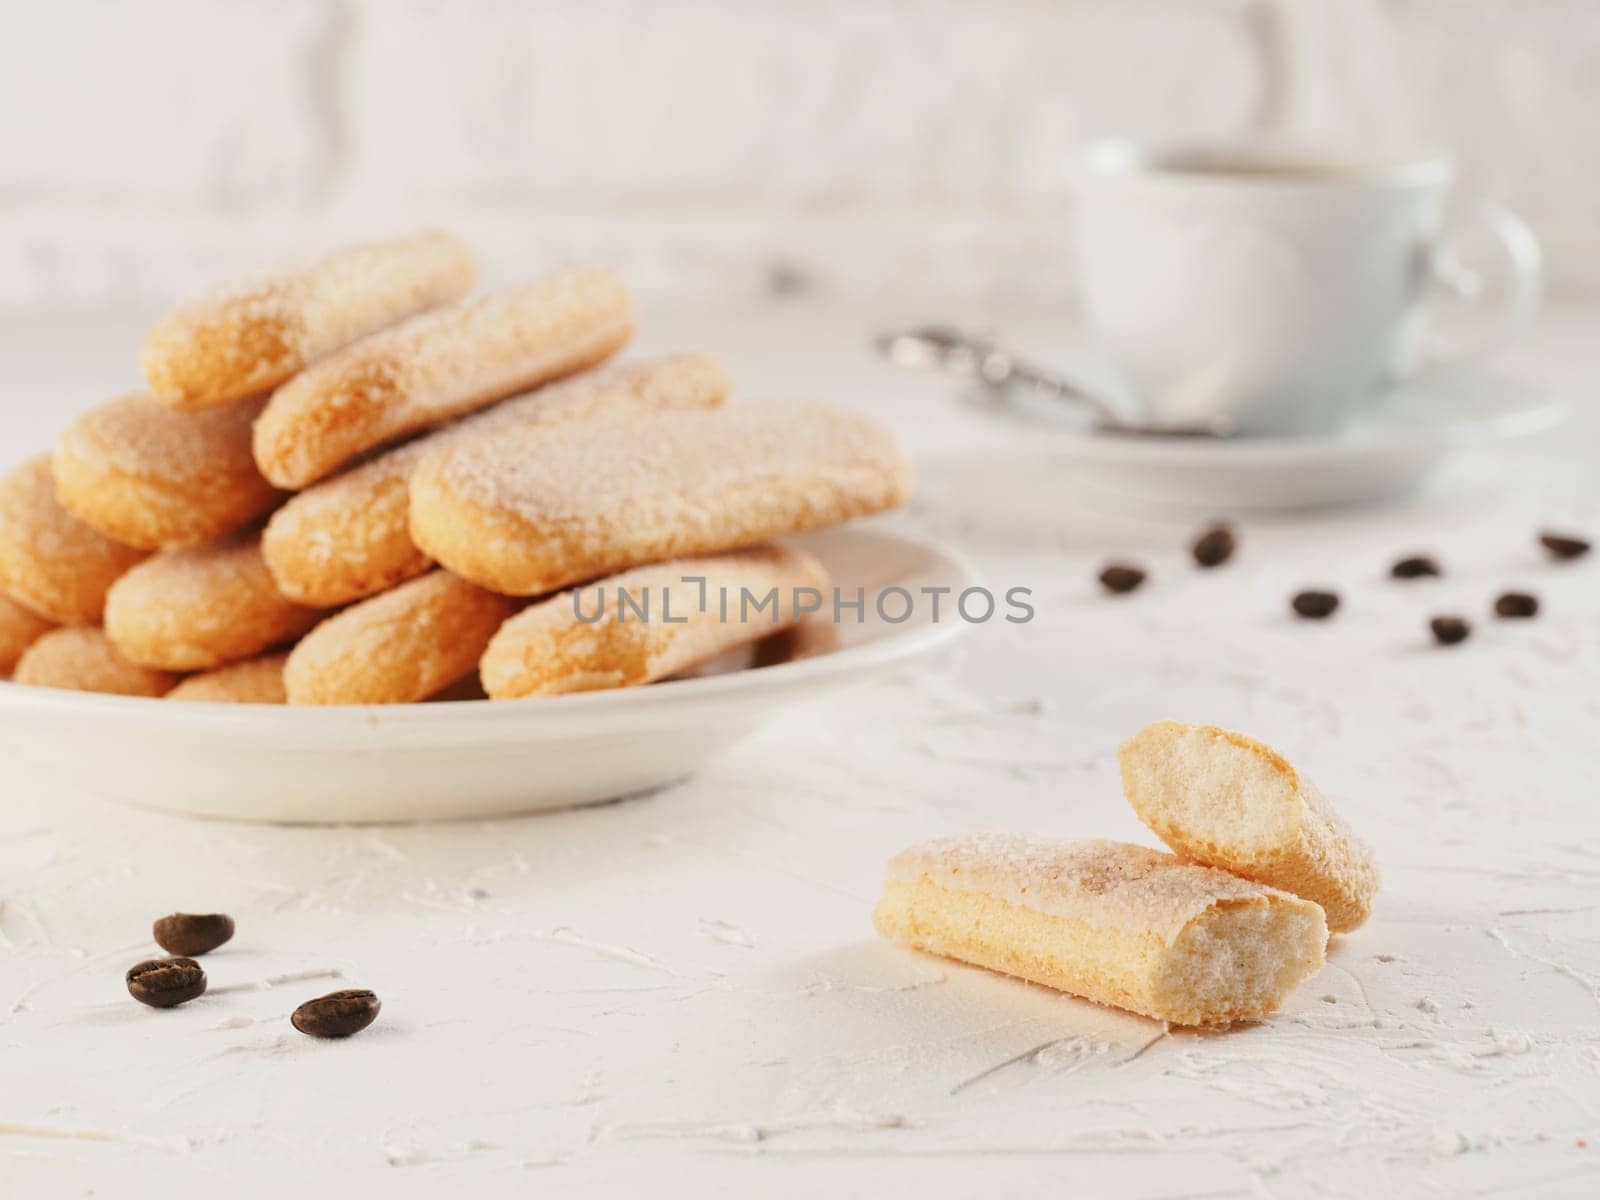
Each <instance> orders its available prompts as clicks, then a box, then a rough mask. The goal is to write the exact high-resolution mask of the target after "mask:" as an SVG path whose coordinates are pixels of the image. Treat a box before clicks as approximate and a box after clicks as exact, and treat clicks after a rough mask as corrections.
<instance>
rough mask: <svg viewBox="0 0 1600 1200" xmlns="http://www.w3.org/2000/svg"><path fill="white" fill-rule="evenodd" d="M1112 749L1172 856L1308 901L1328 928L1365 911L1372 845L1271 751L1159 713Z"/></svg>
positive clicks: (1126, 784)
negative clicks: (1321, 912) (1323, 913)
mask: <svg viewBox="0 0 1600 1200" xmlns="http://www.w3.org/2000/svg"><path fill="white" fill-rule="evenodd" d="M1118 757H1119V758H1120V759H1121V761H1122V790H1123V792H1124V793H1125V794H1126V795H1127V797H1128V802H1129V803H1130V804H1132V805H1133V810H1134V812H1136V813H1138V815H1139V819H1140V820H1141V821H1143V822H1144V823H1145V824H1146V825H1148V826H1149V827H1150V828H1151V830H1153V831H1154V832H1155V834H1156V836H1157V837H1159V838H1160V839H1161V840H1162V841H1164V842H1165V843H1166V844H1167V845H1169V846H1171V847H1172V849H1173V850H1175V851H1176V852H1177V853H1178V855H1179V856H1180V857H1182V858H1184V859H1187V860H1189V861H1190V862H1197V863H1203V864H1205V865H1206V866H1211V867H1221V868H1222V869H1223V870H1224V871H1231V872H1232V873H1233V874H1235V875H1239V876H1242V877H1243V878H1245V879H1253V880H1255V881H1256V882H1258V883H1265V884H1268V885H1270V886H1272V887H1275V888H1282V889H1283V890H1284V891H1286V892H1293V893H1294V894H1295V895H1297V896H1304V897H1305V898H1306V899H1307V900H1313V901H1315V902H1316V903H1318V904H1320V905H1322V907H1323V909H1324V911H1326V913H1327V914H1328V928H1329V929H1331V930H1333V932H1335V933H1348V932H1349V931H1350V930H1352V929H1358V928H1360V927H1361V926H1362V925H1363V924H1365V923H1366V920H1367V918H1368V917H1369V916H1371V915H1372V898H1373V896H1374V895H1376V894H1377V891H1378V868H1377V866H1376V865H1375V864H1374V863H1373V859H1372V851H1371V850H1370V849H1369V848H1368V847H1367V845H1366V843H1365V842H1363V841H1362V840H1361V839H1360V838H1358V837H1357V836H1356V835H1355V834H1354V833H1352V832H1351V830H1350V827H1349V826H1348V825H1346V824H1345V823H1344V821H1343V820H1342V819H1341V818H1340V817H1339V815H1338V814H1337V813H1336V812H1334V811H1333V809H1332V807H1331V806H1330V805H1329V804H1328V802H1327V801H1326V800H1325V799H1323V796H1322V793H1321V792H1319V791H1318V790H1317V789H1316V786H1315V785H1314V784H1313V783H1312V782H1311V781H1310V780H1309V779H1307V778H1306V777H1305V776H1303V775H1301V774H1300V773H1299V772H1298V771H1296V770H1295V769H1294V768H1293V767H1291V766H1290V765H1289V764H1288V762H1286V761H1285V760H1284V759H1283V757H1282V756H1281V755H1279V754H1277V753H1275V752H1274V751H1272V750H1270V749H1268V748H1267V747H1266V746H1263V745H1262V744H1261V743H1260V742H1257V741H1253V740H1251V739H1250V738H1247V737H1245V736H1244V735H1243V734H1238V733H1230V732H1229V731H1228V730H1226V729H1217V728H1216V727H1214V726H1211V725H1182V724H1179V723H1178V722H1177V721H1159V722H1157V723H1156V724H1154V725H1147V726H1146V727H1145V728H1143V729H1141V730H1140V731H1139V732H1138V733H1136V734H1134V735H1133V737H1131V738H1129V739H1128V740H1127V741H1126V742H1124V743H1123V745H1122V749H1121V751H1120V752H1119V755H1118Z"/></svg>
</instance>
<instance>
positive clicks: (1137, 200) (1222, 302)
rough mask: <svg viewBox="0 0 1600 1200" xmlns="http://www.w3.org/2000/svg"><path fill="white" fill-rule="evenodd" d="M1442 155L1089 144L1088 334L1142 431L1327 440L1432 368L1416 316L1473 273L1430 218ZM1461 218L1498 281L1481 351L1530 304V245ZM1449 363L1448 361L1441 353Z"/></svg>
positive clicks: (1535, 263)
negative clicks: (1499, 273) (1190, 428)
mask: <svg viewBox="0 0 1600 1200" xmlns="http://www.w3.org/2000/svg"><path fill="white" fill-rule="evenodd" d="M1453 179H1454V171H1453V169H1452V167H1451V165H1450V163H1449V162H1448V161H1447V160H1445V159H1442V158H1426V159H1416V160H1409V161H1384V160H1379V159H1373V158H1361V157H1356V156H1353V155H1349V154H1342V153H1328V152H1326V151H1324V152H1317V151H1313V150H1308V149H1292V148H1284V147H1274V146H1254V147H1219V146H1210V147H1205V146H1165V147H1161V146H1142V145H1137V144H1134V143H1129V142H1107V143H1102V144H1100V145H1098V146H1095V147H1094V148H1092V149H1091V151H1090V152H1089V154H1088V155H1087V156H1086V157H1085V160H1084V162H1083V164H1082V166H1081V170H1080V171H1079V172H1078V176H1077V185H1078V186H1077V189H1076V192H1077V195H1076V207H1075V211H1076V218H1077V225H1078V262H1079V264H1080V274H1081V289H1082V294H1083V299H1084V302H1085V305H1086V307H1087V312H1088V317H1089V322H1090V325H1091V327H1092V328H1093V330H1094V332H1095V334H1096V336H1097V337H1098V339H1099V341H1100V343H1101V345H1102V346H1103V347H1104V349H1105V350H1106V351H1107V352H1108V354H1109V356H1110V358H1111V359H1112V361H1113V363H1114V364H1115V365H1116V366H1117V367H1119V368H1120V369H1121V370H1122V371H1123V372H1124V373H1125V375H1126V376H1127V377H1128V380H1129V382H1130V383H1131V384H1132V387H1133V390H1134V392H1135V393H1136V394H1137V395H1138V397H1139V398H1140V400H1141V402H1142V403H1143V405H1144V406H1145V411H1144V412H1143V413H1142V414H1141V416H1142V417H1143V418H1144V419H1145V420H1148V421H1151V422H1154V423H1158V424H1171V425H1194V424H1197V423H1216V424H1220V425H1222V426H1224V427H1227V428H1230V429H1231V430H1232V431H1234V432H1238V433H1246V434H1263V435H1295V434H1324V433H1328V432H1331V431H1333V430H1336V429H1338V428H1339V427H1340V426H1342V425H1343V424H1344V423H1345V421H1346V420H1347V419H1348V418H1349V417H1350V416H1351V415H1352V413H1353V412H1355V411H1356V410H1357V409H1358V408H1360V407H1361V406H1362V404H1363V403H1364V402H1365V401H1367V400H1368V399H1369V398H1371V397H1373V396H1374V395H1376V394H1378V393H1379V392H1381V391H1382V389H1383V388H1385V387H1386V386H1387V385H1389V384H1390V383H1392V382H1394V381H1395V380H1397V379H1400V378H1404V377H1405V376H1407V375H1411V374H1415V373H1416V372H1417V371H1419V370H1425V369H1428V368H1429V367H1430V366H1432V365H1434V364H1435V363H1436V362H1438V361H1440V356H1439V355H1437V354H1430V353H1429V352H1428V350H1427V347H1426V344H1425V336H1426V332H1427V331H1426V329H1425V326H1426V321H1425V320H1424V309H1425V307H1426V301H1427V300H1428V299H1429V297H1430V295H1433V294H1437V292H1438V291H1439V290H1440V289H1441V288H1444V289H1445V290H1450V291H1454V292H1455V293H1456V294H1457V295H1458V296H1466V297H1469V298H1470V297H1471V295H1472V293H1473V288H1472V286H1471V285H1472V283H1473V280H1474V278H1475V277H1474V276H1473V275H1471V273H1470V272H1469V271H1467V270H1465V269H1463V268H1462V266H1461V264H1460V263H1459V261H1458V260H1457V257H1456V256H1455V255H1454V253H1453V251H1452V246H1453V245H1455V244H1456V243H1457V240H1458V234H1459V233H1460V232H1461V230H1462V228H1463V227H1462V226H1455V227H1448V228H1447V225H1446V219H1445V213H1446V203H1447V201H1448V200H1449V196H1450V190H1451V185H1452V183H1453ZM1469 220H1470V221H1471V222H1473V223H1476V224H1479V225H1481V226H1482V227H1484V228H1486V229H1487V230H1488V231H1489V232H1490V233H1492V234H1493V235H1494V238H1495V240H1496V241H1497V242H1498V244H1499V246H1500V247H1501V249H1502V250H1503V252H1504V255H1505V257H1506V259H1507V262H1508V264H1509V269H1508V270H1507V271H1506V272H1505V274H1506V276H1507V277H1508V279H1509V281H1510V283H1509V286H1508V287H1507V288H1506V289H1505V296H1504V298H1503V300H1502V301H1501V303H1500V308H1501V311H1500V313H1499V315H1498V319H1497V320H1496V321H1495V322H1494V336H1492V337H1486V338H1483V339H1480V340H1479V342H1478V343H1477V344H1476V345H1475V346H1473V347H1472V348H1471V350H1472V351H1481V350H1482V349H1484V348H1486V347H1487V346H1488V345H1489V344H1491V343H1497V342H1498V341H1499V340H1500V339H1501V337H1503V335H1504V334H1506V333H1509V332H1514V331H1515V330H1516V329H1517V328H1520V327H1521V326H1523V325H1525V324H1526V323H1527V321H1528V320H1529V319H1530V318H1531V317H1532V315H1533V314H1534V312H1535V311H1536V309H1537V307H1538V298H1539V291H1540V286H1541V278H1540V276H1541V272H1540V255H1539V246H1538V242H1537V241H1536V240H1535V239H1534V236H1533V234H1532V233H1531V232H1530V231H1529V230H1528V228H1527V226H1526V225H1524V224H1523V223H1522V222H1521V221H1520V220H1518V219H1517V218H1516V217H1514V216H1513V215H1512V214H1510V213H1509V212H1506V211H1505V210H1504V209H1501V208H1497V207H1493V206H1489V205H1481V206H1479V207H1478V208H1477V209H1476V210H1474V211H1473V212H1472V213H1471V214H1470V216H1469ZM1456 353H1457V354H1458V355H1459V354H1460V353H1462V352H1461V351H1459V350H1458V351H1457V352H1456Z"/></svg>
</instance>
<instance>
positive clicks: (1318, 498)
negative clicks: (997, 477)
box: [1001, 366, 1566, 514]
mask: <svg viewBox="0 0 1600 1200" xmlns="http://www.w3.org/2000/svg"><path fill="white" fill-rule="evenodd" d="M1051 404H1052V402H1050V401H1047V400H1044V399H1035V398H1030V397H1026V396H1020V395H1008V397H1007V399H1006V400H1005V401H1004V402H1003V404H1002V405H1001V407H1003V408H1004V409H1006V410H1008V411H1009V412H1010V413H1011V414H1012V415H1013V416H1014V417H1015V418H1016V419H1020V420H1028V421H1030V422H1033V423H1048V424H1049V425H1050V426H1052V427H1053V428H1056V429H1059V430H1060V434H1059V437H1058V438H1056V439H1055V440H1054V441H1053V442H1052V443H1051V450H1052V452H1053V453H1054V454H1056V455H1059V456H1061V457H1064V458H1065V459H1066V461H1067V462H1068V463H1070V464H1071V466H1070V471H1071V478H1072V482H1073V483H1074V484H1076V485H1077V486H1079V487H1081V488H1083V489H1085V490H1086V491H1090V492H1094V493H1099V494H1103V495H1106V496H1109V497H1112V498H1116V499H1120V500H1134V501H1138V502H1141V503H1148V504H1155V505H1161V506H1172V507H1178V508H1186V509H1194V510H1196V511H1202V512H1206V513H1213V514H1214V513H1219V512H1240V511H1251V510H1254V511H1261V510H1284V509H1297V508H1315V507H1322V506H1329V505H1340V504H1358V503H1365V502H1370V501H1376V500H1385V499H1390V498H1392V497H1395V496H1400V495H1404V494H1405V493H1407V492H1410V491H1413V490H1414V489H1416V488H1417V487H1419V486H1420V485H1421V484H1422V483H1423V482H1424V481H1425V480H1426V479H1427V478H1428V477H1429V475H1431V474H1432V473H1433V471H1434V470H1435V469H1436V468H1437V467H1438V466H1439V465H1440V464H1441V463H1443V461H1444V460H1445V459H1446V457H1448V456H1449V455H1450V454H1451V453H1452V452H1453V451H1455V450H1458V449H1460V448H1462V447H1465V446H1471V445H1483V444H1489V443H1494V442H1499V441H1504V440H1507V439H1511V438H1517V437H1522V436H1526V435H1528V434H1533V433H1538V432H1541V431H1543V430H1546V429H1549V428H1550V427H1552V426H1554V425H1556V424H1559V423H1560V421H1561V420H1562V419H1563V418H1564V417H1565V415H1566V410H1565V408H1564V407H1563V406H1562V405H1561V404H1559V403H1558V402H1556V401H1555V400H1554V399H1552V398H1551V397H1550V396H1548V395H1547V394H1546V393H1545V392H1544V391H1543V389H1541V388H1539V387H1537V386H1536V385H1534V384H1531V383H1529V382H1527V381H1526V380H1521V379H1516V378H1513V377H1511V376H1508V375H1505V374H1502V373H1500V372H1497V371H1493V370H1490V369H1488V368H1484V367H1464V366H1463V367H1456V368H1452V369H1451V370H1449V371H1443V370H1441V371H1437V372H1433V373H1431V374H1429V375H1427V376H1424V377H1422V378H1419V379H1418V380H1416V381H1413V382H1410V383H1407V384H1404V385H1399V386H1396V387H1395V388H1393V389H1392V390H1391V391H1390V392H1388V393H1387V394H1386V395H1385V396H1383V397H1382V398H1381V400H1380V401H1379V402H1377V403H1375V404H1373V405H1372V406H1371V408H1370V410H1369V411H1367V412H1366V413H1364V414H1362V415H1361V416H1360V417H1358V418H1357V419H1356V420H1355V421H1354V422H1353V423H1352V424H1351V426H1350V427H1349V428H1348V429H1346V430H1344V431H1343V432H1341V433H1338V434H1334V435H1328V436H1325V437H1305V438H1234V439H1228V440H1222V441H1215V440H1209V439H1199V438H1170V439H1169V438H1144V437H1119V436H1116V435H1110V434H1100V433H1094V432H1092V431H1090V430H1089V429H1087V428H1086V427H1085V426H1084V425H1083V424H1082V422H1081V421H1078V420H1076V419H1074V418H1070V417H1065V416H1063V414H1062V412H1061V406H1060V405H1059V402H1056V403H1055V405H1054V407H1053V408H1052V407H1051Z"/></svg>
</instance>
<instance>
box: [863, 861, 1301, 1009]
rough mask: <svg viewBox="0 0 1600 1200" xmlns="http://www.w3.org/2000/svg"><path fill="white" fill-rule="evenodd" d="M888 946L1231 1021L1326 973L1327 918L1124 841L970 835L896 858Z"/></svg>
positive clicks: (884, 912)
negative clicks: (901, 945)
mask: <svg viewBox="0 0 1600 1200" xmlns="http://www.w3.org/2000/svg"><path fill="white" fill-rule="evenodd" d="M873 923H874V924H875V925H876V926H877V929H878V932H879V933H881V934H883V935H884V936H885V937H889V938H893V939H894V940H895V941H898V942H902V943H904V944H905V945H908V946H913V947H915V948H916V949H918V950H928V951H931V952H933V953H935V954H942V955H945V956H946V957H949V958H957V959H960V960H961V961H963V962H969V963H975V964H977V965H978V966H981V967H988V968H990V969H991V970H995V971H1003V972H1005V973H1006V974H1008V975H1015V976H1017V977H1018V978H1020V979H1028V980H1032V981H1033V982H1034V983H1042V984H1045V985H1047V986H1049V987H1053V988H1059V989H1060V990H1062V991H1064V992H1071V993H1072V994H1073V995H1075V996H1083V997H1085V998H1086V999H1089V1000H1094V1001H1096V1002H1098V1003H1100V1004H1109V1005H1114V1006H1115V1007H1117V1008H1126V1009H1129V1010H1131V1011H1132V1012H1136V1013H1141V1014H1143V1015H1144V1016H1147V1017H1154V1018H1155V1019H1156V1020H1158V1021H1170V1022H1172V1023H1173V1024H1175V1025H1223V1024H1227V1023H1228V1022H1231V1021H1243V1020H1254V1019H1257V1018H1259V1017H1264V1016H1266V1015H1267V1014H1268V1013H1271V1012H1274V1011H1276V1010H1277V1009H1278V1008H1279V1007H1280V1006H1281V1005H1282V1004H1283V1002H1284V1000H1285V999H1286V998H1287V997H1288V995H1289V993H1290V992H1291V991H1293V990H1294V988H1295V986H1296V985H1297V984H1299V983H1300V982H1301V981H1302V980H1304V979H1307V978H1309V977H1310V976H1311V975H1313V974H1315V973H1316V972H1317V971H1318V970H1319V969H1320V968H1321V966H1322V962H1323V947H1324V944H1325V943H1326V942H1327V939H1328V929H1327V925H1326V924H1325V923H1324V921H1323V916H1322V910H1321V909H1320V908H1318V907H1317V906H1316V905H1315V904H1312V903H1310V902H1309V901H1306V900H1302V899H1300V898H1299V897H1297V896H1291V895H1290V894H1289V893H1287V892H1280V891H1278V890H1277V889H1275V888H1270V887H1266V886H1264V885H1262V884H1259V883H1252V882H1250V881H1248V880H1244V879H1239V878H1237V877H1236V876H1233V875H1229V874H1228V873H1227V872H1225V871H1217V870H1213V869H1211V868H1209V867H1201V866H1196V865H1194V864H1191V863H1185V862H1182V861H1181V860H1180V859H1178V858H1177V857H1175V856H1174V855H1171V854H1166V853H1163V852H1161V851H1159V850H1150V849H1146V848H1145V847H1143V846H1133V845H1129V844H1127V843H1123V842H1106V841H1095V840H1079V839H1073V838H1051V837H1040V836H1034V835H1029V834H1020V833H964V834H956V835H954V836H950V837H942V838H936V839H934V840H933V841H929V842H923V843H921V844H919V845H915V846H912V847H910V848H909V849H907V850H904V851H902V852H901V853H900V854H898V855H896V856H895V858H893V859H892V860H891V861H890V863H889V868H888V872H887V874H886V876H885V879H884V884H883V898H882V899H881V900H880V901H879V902H878V907H877V909H876V911H875V912H874V913H873Z"/></svg>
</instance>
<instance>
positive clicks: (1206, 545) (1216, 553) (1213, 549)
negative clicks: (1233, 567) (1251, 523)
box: [1189, 525, 1239, 567]
mask: <svg viewBox="0 0 1600 1200" xmlns="http://www.w3.org/2000/svg"><path fill="white" fill-rule="evenodd" d="M1238 544H1239V542H1238V539H1237V538H1235V537H1234V536H1233V530H1232V529H1231V528H1229V527H1228V526H1227V525H1213V526H1212V527H1211V528H1210V529H1207V530H1206V531H1205V532H1204V533H1202V534H1201V535H1200V536H1199V537H1198V538H1196V539H1195V542H1194V545H1192V546H1190V547H1189V553H1190V554H1193V555H1194V561H1195V562H1197V563H1199V564H1200V565H1201V566H1202V567H1215V566H1219V565H1221V564H1222V563H1225V562H1227V561H1228V560H1229V559H1230V558H1232V557H1233V552H1234V549H1235V548H1236V547H1237V546H1238Z"/></svg>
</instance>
